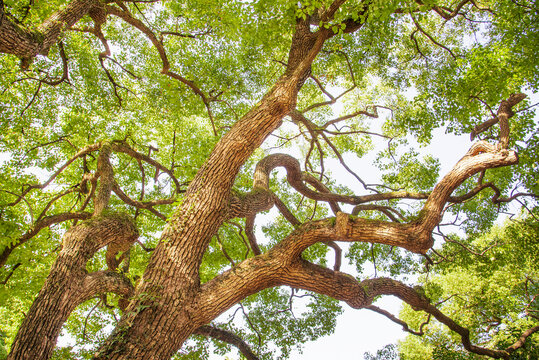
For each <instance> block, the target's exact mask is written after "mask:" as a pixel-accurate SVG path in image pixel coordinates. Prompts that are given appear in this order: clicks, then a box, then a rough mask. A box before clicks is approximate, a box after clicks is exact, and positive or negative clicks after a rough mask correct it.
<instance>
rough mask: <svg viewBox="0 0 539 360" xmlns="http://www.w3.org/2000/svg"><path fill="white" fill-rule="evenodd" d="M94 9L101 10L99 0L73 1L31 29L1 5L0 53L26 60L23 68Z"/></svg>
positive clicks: (45, 53)
mask: <svg viewBox="0 0 539 360" xmlns="http://www.w3.org/2000/svg"><path fill="white" fill-rule="evenodd" d="M2 5H3V4H2ZM95 9H102V8H101V4H100V2H99V1H97V0H73V1H71V2H69V3H68V4H67V5H66V6H65V7H64V8H63V9H62V10H59V11H57V12H56V13H54V14H53V15H51V16H50V17H49V18H48V19H47V20H45V22H44V23H43V24H41V25H40V26H39V27H38V28H37V29H36V30H34V31H32V30H27V29H25V28H23V27H22V26H20V25H18V24H16V23H15V22H13V21H11V20H10V19H9V18H8V16H6V14H5V10H4V7H3V6H1V7H0V20H1V21H0V34H2V36H0V52H2V53H7V54H13V55H15V56H17V57H19V58H21V59H25V61H23V62H22V64H23V67H27V66H28V65H29V59H32V58H34V57H35V56H36V55H38V54H41V55H45V56H46V55H48V53H49V49H50V48H51V46H52V45H54V44H55V43H56V42H57V41H58V39H59V37H60V36H61V35H62V32H63V31H64V30H65V29H69V28H71V27H72V26H73V25H74V24H75V23H76V22H77V21H79V20H80V19H81V18H82V17H83V16H84V15H86V14H89V13H90V11H93V10H95Z"/></svg>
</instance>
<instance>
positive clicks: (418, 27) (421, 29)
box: [410, 13, 457, 60]
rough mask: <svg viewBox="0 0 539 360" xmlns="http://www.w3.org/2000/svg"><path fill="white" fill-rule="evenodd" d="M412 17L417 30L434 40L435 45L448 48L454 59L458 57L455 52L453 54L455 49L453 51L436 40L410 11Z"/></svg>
mask: <svg viewBox="0 0 539 360" xmlns="http://www.w3.org/2000/svg"><path fill="white" fill-rule="evenodd" d="M410 17H411V18H412V21H413V22H414V24H415V26H416V28H417V30H419V32H421V33H422V34H423V35H425V36H426V37H427V38H428V39H429V40H430V41H431V42H433V43H434V44H435V45H437V46H439V47H441V48H442V49H444V50H446V51H447V52H449V54H451V56H452V57H453V59H455V60H456V59H457V57H456V56H455V54H453V51H451V49H449V48H448V47H447V46H445V45H443V44H441V43H439V42H438V41H436V39H435V38H433V37H432V36H431V35H430V34H429V33H428V32H426V31H425V30H424V29H423V28H422V27H421V25H419V22H418V21H417V20H416V19H415V17H414V16H413V15H412V14H411V13H410Z"/></svg>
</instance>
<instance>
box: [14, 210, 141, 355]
mask: <svg viewBox="0 0 539 360" xmlns="http://www.w3.org/2000/svg"><path fill="white" fill-rule="evenodd" d="M137 237H138V232H137V229H136V228H135V226H134V225H133V222H132V220H131V219H130V218H129V217H127V216H125V215H122V214H108V215H106V216H102V217H99V218H94V219H91V220H88V221H85V222H83V223H81V224H79V225H77V226H74V227H72V228H71V229H70V230H69V231H68V232H66V234H65V235H64V238H63V245H62V250H61V251H60V254H59V255H58V258H57V260H56V262H55V263H54V265H53V266H52V268H51V271H50V273H49V276H48V277H47V279H46V281H45V284H44V285H43V287H42V288H41V290H40V292H39V294H38V295H37V297H36V299H35V300H34V302H33V303H32V306H31V307H30V310H29V312H28V314H27V315H26V317H25V318H24V321H23V322H22V324H21V327H20V330H19V332H18V333H17V336H16V337H15V340H14V342H13V345H12V347H11V352H10V354H9V355H8V357H7V359H8V360H15V359H16V360H23V359H28V360H33V359H48V358H49V357H50V356H51V354H52V351H53V350H54V347H55V345H56V339H57V338H58V335H59V334H60V330H61V328H62V325H63V324H64V322H65V321H66V320H67V318H68V317H69V315H70V314H71V312H73V310H74V309H75V308H76V307H77V306H78V305H79V304H81V303H82V302H84V301H86V300H88V299H91V298H92V297H95V296H97V295H100V294H103V293H106V292H115V293H117V294H119V295H122V296H124V297H129V296H130V295H131V293H132V292H133V286H132V285H131V283H130V282H129V280H127V279H126V278H125V277H124V276H123V275H121V274H119V273H115V272H112V271H100V272H96V273H91V274H88V272H87V271H86V263H87V262H88V260H89V259H90V258H91V257H92V256H93V255H94V254H95V253H96V252H97V251H98V250H99V249H100V248H102V247H104V246H107V245H109V244H111V243H114V242H118V241H120V242H131V243H133V242H134V241H135V240H136V239H137Z"/></svg>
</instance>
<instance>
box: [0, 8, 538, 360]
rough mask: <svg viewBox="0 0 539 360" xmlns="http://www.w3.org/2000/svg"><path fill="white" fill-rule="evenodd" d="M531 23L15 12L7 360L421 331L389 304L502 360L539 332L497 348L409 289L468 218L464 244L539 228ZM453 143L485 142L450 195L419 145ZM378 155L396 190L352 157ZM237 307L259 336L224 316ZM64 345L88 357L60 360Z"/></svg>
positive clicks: (5, 170)
mask: <svg viewBox="0 0 539 360" xmlns="http://www.w3.org/2000/svg"><path fill="white" fill-rule="evenodd" d="M537 18H538V10H537V8H536V5H535V4H534V3H533V2H530V1H528V2H526V1H521V2H516V1H468V0H463V1H460V2H458V3H457V2H450V1H418V0H416V1H389V2H385V1H384V2H381V1H370V0H369V1H342V0H335V1H324V0H321V1H304V2H295V1H286V0H279V1H266V0H259V1H252V2H242V1H212V0H204V1H200V0H197V1H185V2H183V3H181V4H180V3H177V2H173V1H157V0H155V1H154V0H147V1H144V0H115V1H112V0H110V1H109V0H103V1H100V0H71V1H68V2H66V3H64V2H62V1H49V2H47V3H43V2H39V3H38V2H34V1H29V2H28V3H21V2H19V1H8V0H6V1H3V2H1V3H0V34H1V35H2V36H1V37H0V52H2V53H4V54H5V55H3V56H2V57H1V58H0V59H1V60H0V61H1V62H2V65H1V69H2V78H1V80H0V81H1V85H0V86H1V87H2V100H1V102H0V106H1V108H2V112H1V116H2V140H1V144H2V152H3V154H4V158H5V160H4V162H3V165H2V179H3V180H2V189H1V192H0V203H1V204H2V210H1V212H0V214H1V217H0V219H1V220H0V221H1V222H0V224H1V228H2V229H3V231H2V234H4V235H2V238H1V241H2V243H1V245H2V250H1V251H2V252H1V254H0V264H1V265H2V275H3V277H2V284H3V285H2V286H3V290H2V294H1V297H2V300H3V301H2V303H3V304H4V305H2V315H1V316H2V318H3V321H2V323H3V324H7V325H3V326H6V330H4V331H6V334H7V343H8V344H9V355H8V356H7V358H8V359H35V358H41V359H45V358H50V357H51V356H53V357H55V358H66V357H67V358H69V357H78V358H96V359H128V358H141V359H142V358H143V359H169V358H172V357H181V356H184V357H187V358H189V356H192V357H194V358H203V357H204V356H205V355H204V352H205V351H207V349H206V348H205V346H204V343H203V342H204V340H203V339H204V338H212V339H215V340H216V341H217V343H216V344H217V345H215V346H216V350H215V351H217V352H226V351H227V348H226V347H225V348H223V347H222V345H220V344H221V343H223V342H224V343H225V344H229V345H232V346H235V347H237V348H238V350H239V351H240V352H241V353H242V355H243V356H244V357H245V358H248V359H257V358H269V357H271V353H272V352H274V350H275V348H277V349H279V350H280V356H282V357H283V358H284V357H286V356H287V355H288V353H289V352H290V349H291V348H292V347H293V346H295V345H296V344H301V343H304V342H306V341H308V340H311V339H315V338H317V337H319V336H322V335H324V334H327V333H329V332H331V330H332V328H333V327H334V322H335V318H336V316H337V314H338V313H339V312H340V305H339V304H338V303H337V302H336V301H340V302H345V303H347V304H348V305H349V306H351V307H352V308H357V309H360V308H369V309H371V310H374V311H377V312H380V313H382V314H383V315H385V316H389V317H390V318H392V319H395V320H396V321H399V322H401V323H402V324H403V326H408V325H406V324H405V323H404V322H402V320H399V319H397V318H395V317H394V316H393V315H391V314H388V313H387V312H385V311H384V310H383V309H379V308H377V307H376V306H375V305H374V304H373V303H374V302H375V300H376V299H377V298H379V297H380V296H385V295H393V296H396V297H398V298H399V299H401V300H403V301H404V302H405V303H407V304H409V305H410V306H412V307H413V308H414V309H417V310H421V311H424V312H425V313H427V314H428V315H429V316H430V317H433V318H435V319H437V320H438V321H439V322H440V323H442V324H444V325H445V326H447V327H448V328H449V329H450V330H452V331H454V332H456V333H457V334H458V336H460V339H461V343H462V345H463V346H464V348H465V349H466V350H468V351H471V352H473V353H476V354H482V355H487V356H490V357H494V358H508V357H509V356H510V355H511V354H512V353H514V352H515V351H516V350H517V349H519V348H521V347H522V346H524V344H525V343H526V342H527V339H529V338H530V337H531V336H532V335H533V334H534V333H536V332H537V331H538V330H539V325H538V323H537V318H536V317H534V314H533V313H529V314H526V316H527V320H528V323H527V326H528V327H527V328H526V329H522V333H521V335H520V337H519V339H518V340H517V341H516V342H513V343H508V344H507V346H505V347H502V348H496V347H489V346H487V345H488V344H487V342H484V341H483V340H484V339H481V338H477V339H476V338H475V337H474V336H470V331H469V329H468V328H466V327H463V326H462V325H461V324H460V323H459V321H458V320H454V319H453V318H451V317H449V316H447V315H446V314H445V313H443V312H442V311H441V310H440V309H439V308H437V307H436V303H434V302H433V301H431V299H429V297H428V296H427V294H426V293H425V292H424V291H422V290H421V288H417V287H413V286H411V285H408V284H406V283H405V282H407V281H411V280H414V278H415V276H413V275H414V274H418V273H421V272H422V271H424V269H425V266H426V267H427V268H430V267H432V266H435V263H437V262H439V258H443V254H439V253H438V252H437V251H436V250H435V249H434V248H433V245H434V244H435V241H436V240H435V239H437V238H439V239H441V240H439V241H446V242H447V241H449V240H450V238H448V237H447V236H446V235H445V233H446V231H445V230H444V229H445V228H444V227H443V226H444V225H446V224H445V222H446V221H447V220H444V219H448V218H449V217H450V216H451V215H452V214H453V215H454V217H455V221H454V222H453V224H459V223H460V222H462V223H463V225H462V226H461V228H462V231H465V233H466V236H465V237H464V240H462V242H463V243H462V244H463V246H466V242H473V241H474V239H475V238H476V237H477V234H478V233H482V232H486V231H488V229H490V228H491V227H492V224H493V223H494V221H495V219H496V217H497V214H498V213H499V212H501V211H508V210H510V209H511V207H510V205H511V204H514V203H515V202H516V203H518V204H521V205H522V207H523V208H524V209H525V210H526V211H528V212H529V213H530V215H529V216H532V217H533V216H536V212H537V209H536V205H537V203H536V199H537V196H538V195H537V194H538V193H539V192H538V185H539V184H538V183H537V180H536V175H535V174H536V172H537V159H538V156H537V155H538V154H537V148H538V147H537V146H535V145H536V144H537V139H538V132H537V125H536V124H535V123H534V121H533V115H534V114H533V110H534V106H533V104H532V105H530V102H529V100H528V99H527V97H526V94H525V92H528V93H529V94H532V93H534V92H536V91H537V90H538V89H537V87H538V84H539V82H538V81H537V80H538V74H539V71H538V67H537V61H536V58H535V56H536V55H535V54H536V53H537V48H538V44H539V41H538V40H539V36H538V31H537V24H538V23H539V21H538V19H537ZM337 94H338V95H337ZM411 94H413V95H411ZM335 105H337V108H335ZM369 119H371V120H372V119H374V120H372V122H376V121H379V122H381V121H382V120H383V122H384V124H383V126H378V127H374V126H373V128H378V129H379V130H375V129H371V128H370V127H369V123H368V121H369ZM376 119H378V120H376ZM498 125H499V129H500V130H499V132H498V130H497V128H498ZM441 126H443V127H445V128H446V130H447V131H448V132H453V133H456V134H461V133H471V137H472V140H475V141H474V142H473V143H472V145H471V147H470V149H469V150H468V151H467V152H466V154H465V155H464V157H463V158H462V159H461V160H460V161H458V162H457V163H456V164H455V165H454V167H453V168H452V169H451V170H450V171H449V172H448V173H447V174H445V176H443V177H442V178H441V179H440V180H437V179H438V172H439V163H438V162H437V160H436V159H434V158H433V157H431V156H430V157H429V156H426V157H425V158H423V159H422V158H421V157H420V155H419V153H418V152H417V151H415V150H413V149H411V150H409V151H408V152H405V153H403V152H402V148H407V147H408V148H410V146H409V145H408V142H409V140H410V139H412V138H415V139H416V140H417V141H418V142H419V143H420V144H427V143H429V142H430V141H431V137H432V131H433V130H434V129H436V128H438V127H441ZM375 138H380V139H384V141H386V142H387V149H385V150H384V151H382V152H380V153H379V155H378V158H377V164H378V166H379V168H380V170H381V171H383V174H384V175H383V176H382V180H381V183H380V184H370V183H368V182H367V181H365V180H363V177H362V176H360V175H359V174H358V171H357V170H356V169H355V166H354V165H352V162H351V161H350V156H351V155H354V156H356V157H362V156H364V155H365V154H367V153H368V152H369V151H370V150H371V148H372V147H374V144H375V142H374V140H373V139H375ZM534 144H535V145H534ZM271 148H277V149H280V150H278V151H281V152H278V151H272V149H271ZM287 149H289V150H287ZM283 151H287V153H283ZM298 158H299V159H300V160H302V162H303V164H300V161H299V160H298ZM331 159H333V161H334V163H336V164H338V166H342V168H344V169H345V170H346V171H347V172H348V173H350V174H351V175H352V176H353V177H354V178H355V179H356V180H357V183H356V187H353V188H350V187H344V186H341V185H339V184H338V183H336V182H335V181H334V179H333V178H332V174H331V170H333V169H329V168H328V165H329V164H330V162H329V161H330V160H331ZM352 161H353V160H352ZM517 164H518V165H517ZM280 167H282V168H284V169H285V170H286V181H284V180H283V181H280V182H279V181H278V179H275V178H273V177H272V175H271V174H272V172H273V170H274V169H276V168H280ZM331 167H332V168H333V165H331ZM274 207H275V208H276V209H277V210H278V213H279V215H278V216H276V218H275V220H274V221H273V222H271V223H270V224H269V225H267V226H266V227H265V228H264V229H263V231H265V233H266V236H267V238H266V239H264V240H263V241H260V243H259V242H258V240H257V237H258V238H259V237H260V236H259V233H258V234H257V231H255V230H256V227H255V223H256V215H257V214H260V213H263V212H266V211H268V210H270V209H272V208H274ZM330 212H332V213H333V214H332V215H329V213H330ZM257 235H258V236H257ZM444 239H445V240H444ZM337 242H344V243H349V244H351V245H350V246H349V248H348V249H347V251H346V255H345V256H347V257H348V258H349V259H350V261H352V262H353V263H354V265H355V266H356V267H357V268H358V270H360V271H359V272H358V274H355V275H356V276H353V275H351V274H347V273H344V272H341V271H340V264H341V260H342V259H341V256H342V249H341V248H340V247H339V245H338V244H337ZM449 242H450V241H449ZM329 249H331V251H332V252H334V253H335V260H332V261H333V268H331V266H328V259H329V253H328V251H329ZM433 257H436V259H435V261H434V260H433V259H432V258H433ZM367 262H373V263H374V264H375V266H377V267H379V268H380V271H381V273H382V271H383V275H384V276H382V277H379V276H378V274H377V273H376V274H375V276H373V277H365V276H364V274H362V273H361V269H362V267H363V266H364V265H366V263H367ZM408 276H413V277H412V278H411V279H410V278H409V277H408ZM407 277H408V278H407ZM530 278H531V280H530V281H532V282H533V283H535V282H536V281H537V273H533V274H530ZM533 301H535V298H534V300H533ZM30 303H31V305H30ZM294 303H302V304H303V306H304V308H303V309H302V310H301V314H299V313H298V314H297V316H296V313H295V312H297V310H295V309H296V308H295V307H294ZM234 306H237V311H241V312H242V313H243V314H244V319H245V320H244V321H234V320H231V321H229V322H225V321H224V320H223V319H222V318H218V317H219V315H221V314H223V313H224V312H225V311H227V310H229V309H231V308H232V307H234ZM520 311H521V312H522V313H523V311H524V310H522V309H521V310H520ZM120 314H121V316H120ZM532 315H533V316H532ZM107 324H108V325H110V328H111V329H109V331H107V330H106V329H103V328H104V327H106V325H107ZM240 325H244V326H245V328H244V329H242V328H240ZM16 329H17V330H16ZM62 329H65V330H66V331H69V332H70V333H71V334H72V335H73V336H75V338H77V339H78V341H79V346H78V347H76V348H60V349H57V351H54V348H55V345H56V342H57V339H58V336H59V334H60V332H61V331H62ZM110 330H112V331H111V332H110ZM519 330H520V328H519ZM108 332H110V335H109V334H108ZM417 332H421V329H420V330H418V331H417ZM15 334H16V335H15ZM192 336H197V337H195V338H193V339H194V340H192V341H190V342H189V341H188V339H189V338H190V337H192ZM472 340H477V342H472ZM186 341H188V342H187V343H186ZM485 344H486V345H485ZM483 345H485V346H483ZM182 346H184V347H183V349H189V351H191V354H192V355H185V354H184V353H185V352H187V350H182V351H180V348H182Z"/></svg>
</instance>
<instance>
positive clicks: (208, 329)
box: [194, 325, 258, 360]
mask: <svg viewBox="0 0 539 360" xmlns="http://www.w3.org/2000/svg"><path fill="white" fill-rule="evenodd" d="M194 334H196V335H202V336H208V337H211V338H214V339H216V340H219V341H223V342H226V343H227V344H230V345H233V346H235V347H236V348H237V349H238V350H239V351H240V352H241V354H242V355H243V356H245V358H246V359H247V360H258V356H256V354H255V353H254V352H253V350H252V349H251V347H250V346H249V345H248V344H247V343H246V342H245V341H244V340H243V339H242V338H240V337H239V336H238V335H236V334H234V333H232V332H230V331H227V330H223V329H219V328H217V327H215V326H210V325H204V326H201V327H199V328H198V329H196V330H195V332H194Z"/></svg>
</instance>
